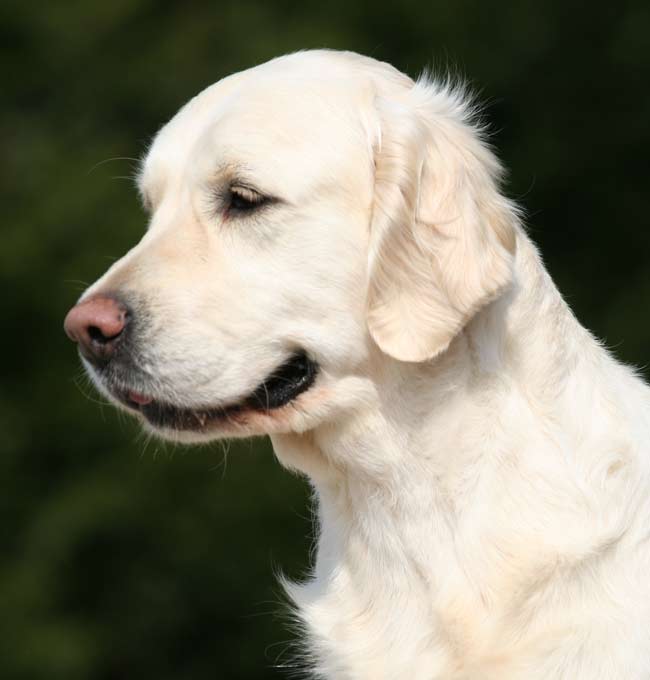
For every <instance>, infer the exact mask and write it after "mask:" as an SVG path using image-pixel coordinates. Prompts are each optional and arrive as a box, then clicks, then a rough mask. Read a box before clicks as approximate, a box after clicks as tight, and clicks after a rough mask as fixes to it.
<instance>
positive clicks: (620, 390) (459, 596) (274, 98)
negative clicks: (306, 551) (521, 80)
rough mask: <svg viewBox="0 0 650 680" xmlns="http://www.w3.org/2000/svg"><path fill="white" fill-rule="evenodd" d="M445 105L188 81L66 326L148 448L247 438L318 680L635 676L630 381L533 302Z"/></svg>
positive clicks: (643, 522) (481, 162) (644, 550)
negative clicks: (149, 434)
mask: <svg viewBox="0 0 650 680" xmlns="http://www.w3.org/2000/svg"><path fill="white" fill-rule="evenodd" d="M500 178H501V168H500V165H499V162H498V161H497V159H496V157H495V156H494V154H493V153H492V151H491V150H490V149H489V148H488V146H487V145H486V143H485V141H484V139H483V135H482V134H481V131H480V130H479V129H478V128H477V126H476V125H475V124H474V123H473V111H472V106H471V104H470V103H468V100H467V97H466V96H465V95H464V93H463V91H462V89H458V88H454V87H452V86H450V85H448V84H444V83H440V82H436V81H435V80H431V79H427V78H422V79H420V80H418V81H417V82H414V81H413V80H411V79H410V78H409V77H407V76H406V75H404V74H402V73H400V72H398V71H397V70H396V69H394V68H393V67H391V66H389V65H387V64H385V63H380V62H378V61H375V60H373V59H369V58H366V57H362V56H359V55H355V54H351V53H337V52H331V51H324V50H321V51H309V52H301V53H297V54H292V55H289V56H284V57H281V58H278V59H274V60H273V61H270V62H268V63H266V64H263V65H261V66H258V67H256V68H253V69H250V70H248V71H245V72H243V73H238V74H236V75H233V76H230V77H228V78H225V79H223V80H221V81H219V82H218V83H216V84H215V85H213V86H212V87H209V88H207V89H206V90H205V91H203V92H202V93H201V94H199V95H198V96H197V97H195V98H194V99H193V100H191V101H190V102H189V103H188V104H187V105H186V106H185V107H183V108H182V109H181V111H180V112H179V113H178V114H177V115H176V116H175V117H174V118H173V119H172V120H171V122H169V123H168V124H167V125H166V126H165V127H164V128H163V129H162V130H161V131H160V132H159V134H158V136H157V137H156V139H155V141H154V143H153V144H152V146H151V148H150V150H149V152H148V154H147V157H146V160H145V161H144V163H143V166H142V171H141V173H140V176H139V187H140V191H141V193H142V197H143V200H144V204H145V205H146V206H147V208H148V210H149V211H150V215H151V219H150V224H149V228H148V231H147V232H146V234H145V235H144V237H143V238H142V240H141V241H140V243H139V244H138V245H136V246H135V247H134V248H133V249H132V250H131V251H130V252H129V253H127V254H126V255H125V256H124V257H123V258H122V259H121V260H119V261H118V262H117V263H115V264H114V265H113V266H112V267H111V268H110V269H109V271H108V272H107V273H106V274H105V275H104V276H103V277H102V278H101V279H100V280H99V281H97V282H96V283H95V284H94V285H93V286H91V287H90V289H89V290H87V291H86V293H85V294H84V295H83V296H82V298H81V300H80V301H79V303H78V304H77V305H76V306H75V307H74V308H73V309H72V310H71V311H70V313H69V314H68V316H67V318H66V322H65V326H66V330H67V332H68V334H69V335H70V336H71V337H72V339H74V340H75V341H76V342H77V343H78V345H79V349H80V352H81V354H82V357H83V361H84V364H85V366H86V368H87V370H88V372H89V373H90V375H91V376H92V378H93V380H94V381H95V383H96V385H97V387H98V388H99V389H100V390H101V391H102V392H103V393H104V394H105V395H106V396H107V397H109V398H110V399H111V400H112V401H113V402H115V404H116V405H118V406H120V407H121V408H124V409H126V410H127V411H128V412H130V413H132V414H133V415H134V416H135V417H137V418H139V419H140V420H141V421H142V423H143V425H144V426H145V427H147V428H149V429H151V430H152V431H153V432H155V433H156V434H158V435H160V436H162V437H168V438H172V439H175V440H178V441H183V442H198V441H206V440H211V439H216V438H220V437H241V436H249V435H259V434H270V435H271V439H272V442H273V446H274V449H275V451H276V453H277V456H278V458H279V459H280V461H282V462H283V463H284V464H285V465H287V466H290V467H292V468H295V469H297V470H299V471H302V472H304V473H305V474H307V475H308V476H309V477H310V478H311V481H312V483H313V485H314V488H315V490H316V495H317V499H318V515H319V524H320V528H319V536H318V550H317V556H316V560H315V565H314V569H313V577H312V578H311V579H310V580H309V581H308V582H307V583H303V584H298V585H296V584H288V588H289V590H290V593H291V595H292V597H293V598H294V601H295V603H296V607H297V611H298V612H299V615H300V617H301V619H302V621H303V622H304V624H305V631H306V633H305V634H306V638H307V640H306V644H307V646H308V649H309V654H310V659H311V665H312V670H313V672H314V674H315V675H316V676H317V677H322V678H327V679H328V680H334V679H335V680H515V679H517V680H549V679H563V680H578V679H579V680H596V679H600V680H615V679H616V680H641V679H646V680H647V678H650V541H649V537H650V482H649V479H650V391H649V390H648V387H647V386H646V385H645V384H644V383H643V382H642V381H641V380H640V379H639V378H638V377H637V376H636V375H635V373H634V371H632V370H631V369H629V368H627V367H625V366H623V365H621V364H619V363H617V362H616V361H615V360H614V359H613V358H612V357H611V356H610V355H609V354H608V353H607V351H606V350H605V349H603V347H602V346H601V345H600V344H599V343H598V342H597V341H596V340H594V338H593V337H592V336H591V335H590V334H589V333H588V332H587V331H586V330H585V329H584V328H582V327H581V326H580V324H579V323H578V322H577V321H576V319H575V318H574V316H573V315H572V313H571V311H570V310H569V308H568V307H567V305H566V304H565V302H564V301H563V299H562V297H561V296H560V294H559V293H558V291H557V289H556V287H555V286H554V284H553V282H552V281H551V279H550V277H549V275H548V273H547V272H546V270H545V269H544V266H543V264H542V261H541V260H540V257H539V255H538V253H537V250H536V249H535V246H534V245H533V243H532V242H531V240H530V239H529V238H528V236H527V235H526V233H525V231H524V229H523V228H522V226H521V223H520V219H519V215H518V211H517V209H516V207H515V206H514V205H513V204H512V203H511V202H510V201H509V200H508V199H507V198H505V197H504V195H503V194H502V193H501V191H500V186H499V183H500Z"/></svg>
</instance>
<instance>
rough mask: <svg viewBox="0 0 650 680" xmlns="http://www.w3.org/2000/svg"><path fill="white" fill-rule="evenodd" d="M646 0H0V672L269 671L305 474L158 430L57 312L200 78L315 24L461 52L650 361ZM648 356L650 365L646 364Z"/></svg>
mask: <svg viewBox="0 0 650 680" xmlns="http://www.w3.org/2000/svg"><path fill="white" fill-rule="evenodd" d="M649 36H650V5H649V4H648V2H647V0H642V1H641V0H640V1H638V2H619V3H587V2H584V3H576V2H573V3H572V2H566V1H564V0H544V1H541V0H538V1H536V2H533V1H531V0H510V1H508V2H501V3H487V2H484V1H483V2H478V1H476V2H472V1H470V0H454V1H453V2H451V1H450V0H445V1H438V0H434V1H431V0H430V1H428V2H424V1H421V2H420V1H416V0H402V2H401V3H399V4H397V3H395V4H394V5H393V6H392V7H391V6H389V5H388V3H386V4H382V3H381V2H380V1H379V0H373V1H372V2H370V1H368V0H362V1H361V2H352V1H351V0H329V2H326V3H322V2H309V1H307V0H302V1H301V2H297V3H294V2H288V1H287V2H276V3H265V2H260V1H250V0H248V1H246V0H244V1H241V2H216V1H215V2H209V3H208V2H197V1H186V2H175V3H174V2H153V1H151V0H112V1H111V2H89V1H87V2H81V1H80V0H77V1H70V2H56V1H52V2H31V3H29V2H25V1H24V0H22V1H16V0H4V2H3V3H2V5H1V8H0V45H1V48H0V49H1V50H2V60H1V66H0V68H1V71H2V90H1V93H2V94H1V97H2V109H3V110H2V119H1V122H0V130H1V138H2V159H1V162H0V177H1V180H2V181H1V185H2V191H3V201H2V242H1V243H2V245H1V247H0V285H1V290H2V309H3V313H2V334H1V336H0V337H1V340H0V342H1V343H2V345H1V349H2V353H1V354H0V361H1V365H2V373H1V374H2V381H1V387H0V428H1V430H0V479H1V480H2V489H1V493H0V507H1V517H2V525H1V527H2V546H1V552H0V626H1V627H2V629H1V630H0V677H2V678H11V679H12V680H13V679H16V680H17V679H29V678H48V680H58V679H62V680H63V679H65V680H77V679H81V678H84V679H85V678H91V679H93V680H122V679H126V678H156V680H167V679H172V678H174V679H175V680H177V679H184V678H186V679H188V680H189V679H191V680H202V679H204V678H206V679H207V678H225V679H227V680H229V679H231V678H232V679H239V678H242V679H243V678H246V679H250V680H253V679H258V678H271V677H280V676H281V675H283V672H282V671H279V670H277V669H276V668H275V666H277V665H282V664H285V663H290V660H291V644H290V642H291V639H292V634H291V633H290V632H289V631H288V630H287V628H286V627H285V625H284V622H283V618H284V617H285V615H284V614H283V611H284V609H283V606H282V601H283V598H282V594H281V589H280V587H279V586H278V585H277V584H276V580H275V577H274V573H275V572H277V571H279V570H280V569H282V570H284V572H285V573H288V574H289V575H292V576H294V577H298V576H299V575H300V574H302V573H304V572H305V570H306V568H307V565H308V551H309V545H310V532H311V521H310V515H309V506H308V496H309V493H308V489H307V486H306V484H305V483H304V482H302V481H301V480H299V479H297V478H296V477H292V476H291V475H290V474H289V473H287V472H285V471H283V470H282V469H281V468H280V466H279V465H278V464H277V462H276V461H275V460H274V458H273V456H272V452H271V450H270V447H269V445H268V443H267V442H266V441H255V442H254V443H252V444H251V443H245V444H243V445H242V444H237V445H234V444H233V445H232V446H230V449H229V453H228V454H227V455H226V453H225V450H224V447H223V446H221V445H214V446H209V447H205V448H201V449H193V450H183V449H181V448H173V447H170V446H169V445H162V444H160V443H157V442H156V441H151V442H147V441H146V439H145V438H143V437H142V436H141V435H140V434H139V432H138V428H137V427H136V426H135V425H134V424H133V423H131V422H130V421H128V420H125V418H124V417H122V416H119V415H118V414H116V413H115V412H114V411H113V409H111V408H110V407H106V406H102V405H101V404H100V403H99V402H100V401H101V400H100V399H99V398H98V396H97V395H96V394H94V393H93V391H92V389H91V388H89V387H88V385H87V384H86V383H85V382H84V381H83V380H82V379H81V378H80V370H79V362H78V360H77V357H76V352H75V350H74V347H73V346H72V344H71V343H69V342H68V341H67V339H66V338H65V337H64V335H63V332H62V321H63V317H64V314H65V312H66V310H67V309H68V307H69V306H70V305H72V303H73V302H74V301H75V299H76V297H77V296H78V294H79V293H80V292H81V290H82V289H83V287H84V282H92V281H93V280H94V279H95V278H96V277H97V276H98V275H99V274H100V273H102V272H103V271H104V270H105V269H106V268H107V266H108V264H109V263H110V262H111V261H112V260H113V259H114V258H116V257H118V256H119V255H121V254H122V253H124V252H125V251H126V250H127V248H129V247H130V246H131V245H132V244H134V243H135V242H136V241H137V240H138V239H139V238H140V235H141V234H142V233H143V228H144V221H145V217H144V215H143V213H142V211H141V209H140V207H139V204H138V200H137V197H136V192H135V190H134V187H133V184H132V182H131V181H130V179H129V177H130V176H131V175H132V173H133V171H134V169H135V166H136V163H135V161H133V160H128V158H127V159H125V160H110V161H109V160H107V159H112V158H114V157H130V158H133V159H135V158H137V157H139V156H140V155H141V154H142V153H143V152H144V150H145V148H146V145H147V143H148V140H150V139H151V136H152V135H153V134H154V133H155V132H156V130H157V129H158V128H159V127H160V126H161V125H162V124H163V123H164V122H165V121H167V120H168V119H169V118H170V117H171V116H172V115H173V114H174V113H175V111H176V110H177V109H178V108H179V107H180V106H181V105H182V104H183V103H184V102H185V101H186V100H187V99H188V98H190V97H191V96H193V95H194V94H195V93H197V92H198V91H200V90H201V89H203V88H204V87H205V86H207V85H208V84H210V83H212V82H213V81H215V80H217V79H219V78H221V77H222V76H224V75H226V74H228V73H231V72H232V71H236V70H240V69H244V68H248V67H250V66H253V65H255V64H257V63H259V62H262V61H265V60H267V59H269V58H270V57H273V56H276V55H279V54H281V53H284V52H288V51H292V50H296V49H300V48H305V47H321V46H325V47H332V48H342V49H351V50H355V51H358V52H363V53H366V54H369V55H371V56H374V57H376V58H379V59H382V60H386V61H390V62H392V63H393V64H395V65H396V66H397V67H399V68H401V69H402V70H405V71H407V72H408V73H410V74H411V75H416V74H417V73H418V72H419V71H420V70H421V69H422V68H424V67H427V66H432V65H433V67H434V70H435V69H436V68H438V69H441V70H443V71H444V70H446V69H447V68H449V67H451V68H452V69H453V70H455V71H457V72H460V73H462V74H464V75H466V76H467V77H468V78H469V80H470V82H471V83H472V84H473V86H474V87H475V89H477V90H478V91H479V92H480V95H481V99H482V100H483V101H484V102H486V103H487V109H486V113H487V117H488V119H489V120H490V121H491V123H492V127H493V131H494V142H495V144H496V146H497V147H498V149H499V152H500V155H501V157H502V158H503V160H504V162H505V163H506V165H507V166H508V167H509V168H510V170H511V176H510V182H509V186H508V192H509V194H510V195H511V196H513V197H515V198H516V199H517V200H519V201H520V202H521V203H522V204H523V206H524V207H525V209H526V210H527V215H528V217H527V223H528V225H529V228H530V231H531V234H532V235H533V238H534V239H535V240H536V241H537V242H538V243H539V244H540V246H541V248H542V252H543V254H544V257H545V260H546V263H547V265H548V268H549V269H550V271H551V274H552V275H553V276H554V278H555V280H556V281H557V283H558V284H559V286H560V288H561V290H562V291H563V293H564V294H565V296H566V297H567V299H568V301H569V303H570V304H571V306H572V307H573V308H574V310H575V311H576V313H577V315H578V317H579V318H580V319H581V320H582V321H583V323H584V324H585V325H586V326H588V327H589V328H591V329H592V330H593V331H594V332H595V333H596V335H598V336H599V337H601V338H603V339H604V340H605V342H606V344H607V345H608V346H609V347H611V348H612V349H613V351H614V352H615V354H616V355H617V356H618V357H619V358H621V359H622V360H624V361H626V362H629V363H633V364H636V365H639V366H641V367H643V366H645V365H646V364H647V362H648V356H649V354H650V352H649V341H650V321H649V319H648V303H649V302H650V276H649V275H648V262H649V260H650V257H649V256H650V230H649V229H648V218H647V213H648V208H649V207H650V206H649V201H648V197H647V187H648V180H649V177H650V173H649V171H648V164H649V158H650V143H649V142H650V139H649V137H650V134H649V129H650V125H649V123H650V98H649V96H648V90H649V87H650V38H649ZM646 375H647V371H646Z"/></svg>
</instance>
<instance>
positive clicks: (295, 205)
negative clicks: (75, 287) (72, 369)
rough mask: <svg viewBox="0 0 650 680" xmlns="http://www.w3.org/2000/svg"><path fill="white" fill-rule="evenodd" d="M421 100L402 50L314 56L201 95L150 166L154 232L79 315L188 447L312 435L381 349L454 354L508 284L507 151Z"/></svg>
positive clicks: (126, 402) (125, 391)
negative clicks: (398, 66)
mask: <svg viewBox="0 0 650 680" xmlns="http://www.w3.org/2000/svg"><path fill="white" fill-rule="evenodd" d="M414 94H415V95H416V96H421V95H422V93H420V95H418V93H417V86H415V85H414V84H413V82H412V81H411V80H410V79H408V78H407V77H406V76H403V75H402V74H399V73H398V72H397V71H395V70H394V69H392V67H389V66H387V65H385V64H380V63H378V62H375V61H373V60H369V59H364V58H361V57H357V56H356V55H346V54H336V53H328V52H314V53H300V54H296V55H291V56H289V57H284V58H280V59H278V60H274V61H272V62H269V63H267V64H264V65H262V66H260V67H257V68H255V69H251V70H250V71H246V72H244V73H241V74H237V75H235V76H231V77H229V78H226V79H224V80H222V81H220V82H219V83H217V84H216V85H214V86H212V87H210V88H208V89H207V90H205V91H204V92H202V93H201V94H200V95H198V96H197V97H196V98H195V99H193V100H192V101H190V102H189V103H188V104H187V105H186V106H185V107H184V108H183V109H181V111H180V112H179V113H178V114H177V115H176V116H175V117H174V118H173V119H172V120H171V122H170V123H168V124H167V125H166V126H165V127H164V128H163V129H162V130H161V131H160V133H159V134H158V136H157V137H156V139H155V141H154V142H153V144H152V146H151V148H150V150H149V153H148V155H147V157H146V160H145V161H144V163H143V167H142V171H141V173H140V177H139V186H140V190H141V193H142V196H143V201H144V204H145V206H146V207H147V208H148V210H149V211H150V215H151V219H150V224H149V227H148V229H147V231H146V233H145V235H144V236H143V238H142V240H141V241H140V243H139V244H138V245H136V246H135V247H134V248H133V249H132V250H131V251H130V252H129V253H127V254H126V255H125V256H124V257H123V258H122V259H121V260H119V261H118V262H116V263H115V264H114V265H113V266H112V267H111V268H110V269H109V271H108V272H107V273H106V274H105V275H104V276H103V277H102V278H101V279H100V280H99V281H97V282H96V283H95V284H94V285H93V286H92V287H91V288H90V289H89V290H88V291H86V293H85V294H84V295H83V296H82V299H81V300H80V302H79V304H78V305H77V306H76V307H75V308H74V309H73V310H72V311H71V312H70V314H69V315H68V317H67V319H66V330H67V331H68V334H69V335H70V336H71V337H72V338H73V339H74V340H76V341H77V342H78V343H79V347H80V351H81V354H82V358H83V360H84V363H85V365H86V368H87V370H88V372H89V373H90V375H91V376H92V378H93V380H94V382H95V383H96V385H97V386H98V388H99V389H100V390H101V391H102V392H104V393H105V394H106V395H107V396H108V397H109V398H110V399H111V400H113V401H114V402H115V403H116V404H118V405H119V406H120V407H123V408H126V409H127V410H129V411H130V412H132V413H133V414H134V415H136V416H138V417H140V418H141V419H142V421H143V422H144V423H145V424H146V425H147V426H148V427H150V428H152V429H153V430H154V431H155V432H157V433H158V434H161V435H163V436H168V437H173V438H175V439H180V440H183V441H201V440H205V439H211V438H215V437H219V436H247V435H251V434H261V433H274V432H287V431H304V430H306V429H309V428H312V427H314V426H316V425H317V424H319V423H320V422H322V421H323V420H326V419H328V418H330V417H332V414H333V413H334V412H335V411H336V410H337V409H341V408H346V407H350V405H351V402H354V389H353V387H352V385H353V383H354V381H355V380H357V382H358V380H359V379H360V378H361V379H362V378H363V376H367V373H368V360H369V356H370V354H371V353H372V352H376V351H378V348H381V351H382V353H383V355H384V356H390V357H394V358H396V359H399V360H409V361H421V360H424V359H428V358H430V357H431V356H434V355H435V354H437V353H439V352H440V351H443V350H444V349H445V347H446V346H447V345H448V344H449V342H450V340H451V338H452V337H453V336H454V335H455V334H456V333H457V332H458V330H459V329H460V328H461V327H462V325H463V324H464V323H465V322H466V320H467V319H468V318H469V316H471V314H473V313H474V312H475V310H476V309H477V308H478V307H480V306H481V305H482V304H484V303H485V302H486V301H487V300H489V299H491V298H492V297H494V295H495V294H496V293H497V292H498V291H499V290H500V289H501V288H502V287H503V285H504V284H505V283H506V280H507V278H508V274H509V257H510V252H509V251H510V250H511V244H510V243H509V240H508V239H509V236H508V233H507V228H506V227H505V226H504V225H503V224H502V222H503V220H502V219H501V211H500V207H501V204H500V203H499V201H500V200H501V199H500V197H498V194H497V193H496V190H495V189H494V187H493V184H494V177H493V176H494V175H495V174H496V172H497V170H496V165H495V164H494V163H493V166H490V163H491V162H492V161H493V159H491V157H488V156H486V157H483V156H481V154H484V149H483V147H482V146H480V143H479V142H478V141H477V140H475V139H473V137H471V135H470V136H468V137H467V140H464V139H463V137H462V134H461V133H462V132H463V129H462V126H461V125H460V122H459V123H458V125H457V127H458V130H455V129H452V128H449V129H444V128H443V129H442V130H441V132H440V135H439V137H438V140H437V142H436V144H433V142H432V139H433V136H432V135H433V131H432V129H431V127H430V122H431V116H430V113H431V112H429V111H427V112H426V114H425V115H423V114H422V112H420V111H418V110H417V109H418V106H419V105H420V104H421V103H420V104H418V102H417V101H415V100H414V99H413V96H414ZM454 124H455V123H454ZM450 130H451V132H450ZM452 133H453V134H454V135H455V139H454V143H455V144H458V143H460V144H463V143H465V146H466V148H462V150H461V151H460V152H459V151H458V150H457V149H456V147H455V146H454V145H453V144H452V145H448V144H447V142H446V141H445V136H447V137H448V136H449V135H450V134H452ZM447 146H449V149H447ZM434 147H435V148H434ZM432 154H433V155H434V156H435V154H437V157H434V158H432ZM444 163H446V164H447V168H446V169H444V168H442V167H441V164H443V165H444ZM460 163H463V164H464V165H465V166H468V165H470V166H471V168H470V170H472V171H471V172H467V169H466V168H463V171H462V173H460V174H459V175H458V177H461V175H462V177H461V179H459V180H458V181H457V176H456V175H455V174H454V173H456V172H457V168H456V166H457V165H459V164H460ZM437 173H440V176H439V177H438V176H437ZM423 182H425V183H426V186H427V192H426V193H423V192H422V191H421V185H422V183H423ZM473 183H474V184H476V186H474V184H473ZM436 184H437V187H438V192H439V195H438V197H437V199H436V200H434V201H433V202H431V201H425V200H424V199H423V198H422V196H428V194H429V191H428V188H429V186H433V185H436ZM451 192H453V193H455V194H456V197H457V200H456V199H455V200H453V201H452V200H451V199H450V198H449V197H448V196H447V194H449V193H451ZM473 192H482V195H483V198H484V200H483V204H482V205H481V206H477V205H476V197H475V196H474V193H473ZM421 194H422V196H421ZM492 194H494V196H492ZM478 210H480V211H483V212H485V213H486V214H487V215H488V218H486V219H485V220H483V218H482V217H480V216H478V215H474V213H476V212H477V211H478ZM427 211H428V213H431V214H428V213H427ZM433 213H437V215H435V216H434V215H433ZM456 213H458V214H456ZM420 214H421V215H422V218H421V219H420V218H419V215H420ZM437 219H440V225H441V226H440V227H439V229H438V230H437V231H436V230H435V228H434V227H433V222H435V221H436V220H437ZM483 222H485V223H483ZM449 225H455V226H449ZM454 230H455V231H454ZM452 232H453V233H452ZM458 239H462V242H461V243H459V244H458V243H457V244H456V245H457V246H458V248H457V250H458V252H457V253H454V242H455V241H456V240H458ZM473 248H474V249H476V248H478V250H477V252H473V251H472V249H473ZM459 253H460V254H459ZM470 260H471V261H470ZM454 267H461V268H463V267H470V268H471V270H470V271H464V272H460V274H459V272H454V271H452V270H453V269H454ZM447 270H449V271H447ZM459 275H460V276H461V278H462V280H463V285H462V290H461V289H459V285H458V284H457V283H455V282H454V276H456V277H458V276H459ZM445 277H446V278H445ZM424 324H426V326H427V328H426V329H424ZM423 329H424V330H423ZM354 384H356V383H354ZM359 398H361V396H360V394H359Z"/></svg>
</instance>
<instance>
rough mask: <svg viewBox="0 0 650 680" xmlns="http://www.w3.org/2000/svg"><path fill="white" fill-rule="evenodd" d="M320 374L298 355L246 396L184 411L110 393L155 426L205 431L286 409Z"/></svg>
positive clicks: (139, 395) (122, 392)
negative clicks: (233, 420) (243, 417)
mask: <svg viewBox="0 0 650 680" xmlns="http://www.w3.org/2000/svg"><path fill="white" fill-rule="evenodd" d="M317 373H318V364H316V362H315V361H313V360H312V359H310V358H309V357H308V356H307V354H306V352H304V351H299V352H296V353H294V354H293V355H291V356H290V357H289V359H288V360H287V361H285V362H284V363H283V364H282V365H281V366H280V367H279V368H277V369H276V370H274V371H273V372H272V373H271V374H270V375H269V376H268V377H267V378H266V379H265V380H264V381H263V382H262V383H260V385H259V386H258V387H257V388H255V390H254V391H253V392H252V393H251V394H249V395H248V396H247V397H245V398H244V399H242V400H240V401H238V402H236V403H232V404H228V405H225V406H218V407H213V406H208V407H195V408H185V407H179V406H175V405H174V404H171V403H168V402H164V401H158V400H156V399H153V398H152V397H150V396H148V395H146V394H142V393H140V392H136V391H134V390H129V389H120V390H116V389H112V390H111V391H112V393H113V394H114V396H115V397H116V398H117V399H118V400H119V401H120V402H121V403H122V404H124V405H125V406H126V407H128V408H129V409H130V410H133V411H137V412H138V413H140V414H141V415H142V416H143V417H144V418H145V419H146V420H147V421H148V422H149V423H150V424H151V425H153V426H154V427H158V428H162V429H174V430H192V431H202V430H207V429H210V428H211V427H214V426H218V424H219V422H223V421H227V420H228V419H230V418H234V417H236V416H238V415H243V414H245V413H247V412H263V413H265V412H269V411H273V410H276V409H280V408H282V407H283V406H286V405H287V404H289V403H290V402H292V401H293V400H294V399H296V397H298V396H299V395H300V394H302V393H303V392H306V391H307V390H308V389H309V388H310V387H311V386H312V385H313V384H314V381H315V380H316V376H317Z"/></svg>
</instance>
